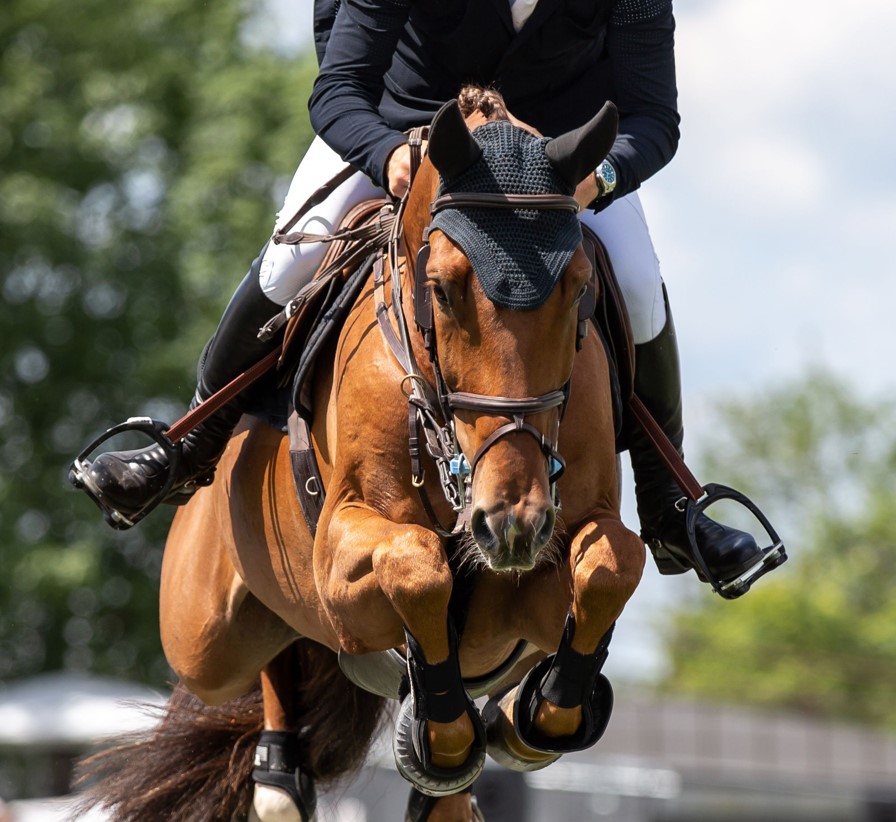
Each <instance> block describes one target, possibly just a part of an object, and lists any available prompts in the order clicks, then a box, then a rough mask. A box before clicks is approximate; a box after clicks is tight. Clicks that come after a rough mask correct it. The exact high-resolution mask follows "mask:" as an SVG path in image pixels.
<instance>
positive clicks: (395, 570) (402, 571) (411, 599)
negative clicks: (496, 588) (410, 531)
mask: <svg viewBox="0 0 896 822" xmlns="http://www.w3.org/2000/svg"><path fill="white" fill-rule="evenodd" d="M373 567H374V571H375V572H376V577H377V581H378V582H379V585H380V587H381V588H382V590H383V593H385V594H386V596H387V597H388V598H389V600H390V601H391V602H392V603H393V604H394V605H395V606H396V607H397V608H398V609H399V610H403V609H405V608H407V607H409V606H410V607H413V606H414V605H417V604H425V606H426V607H427V608H428V609H432V610H433V611H437V610H442V609H447V608H448V601H449V600H450V599H451V589H452V586H453V579H452V575H451V569H450V568H449V567H448V561H447V559H446V558H445V554H444V552H443V551H442V549H441V546H427V545H421V544H419V543H417V544H409V545H406V546H396V545H394V544H393V545H391V546H389V547H388V548H383V549H377V550H376V551H375V552H374V555H373Z"/></svg>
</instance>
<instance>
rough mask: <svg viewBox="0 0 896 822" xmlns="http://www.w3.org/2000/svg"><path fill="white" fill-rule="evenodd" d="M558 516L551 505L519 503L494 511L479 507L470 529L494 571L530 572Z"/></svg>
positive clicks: (549, 537)
mask: <svg viewBox="0 0 896 822" xmlns="http://www.w3.org/2000/svg"><path fill="white" fill-rule="evenodd" d="M556 518H557V514H556V511H555V509H554V507H553V506H552V505H551V506H525V505H523V504H520V505H517V506H514V508H512V509H509V510H508V509H504V508H499V509H496V510H494V511H491V512H489V511H486V510H485V509H484V508H480V507H478V506H477V507H476V508H474V510H473V514H472V517H471V519H470V532H471V533H472V535H473V539H474V540H475V541H476V546H477V547H478V548H479V551H480V553H481V554H482V558H483V559H484V560H485V562H486V564H487V565H488V567H489V568H490V569H491V570H493V571H529V570H531V569H532V568H534V567H535V566H536V565H537V564H538V561H539V559H540V557H541V554H542V551H543V549H544V548H545V546H547V545H548V543H549V542H550V540H551V536H552V535H553V533H554V522H555V521H556Z"/></svg>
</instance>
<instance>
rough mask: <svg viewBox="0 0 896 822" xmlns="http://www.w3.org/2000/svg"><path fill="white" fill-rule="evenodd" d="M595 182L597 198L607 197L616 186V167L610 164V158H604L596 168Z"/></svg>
mask: <svg viewBox="0 0 896 822" xmlns="http://www.w3.org/2000/svg"><path fill="white" fill-rule="evenodd" d="M594 182H595V183H597V199H598V200H599V199H601V197H606V196H607V195H608V194H611V193H612V191H613V189H614V188H616V169H615V168H613V166H612V165H610V161H609V160H604V161H603V162H602V163H601V164H600V165H599V166H598V167H597V168H596V169H594Z"/></svg>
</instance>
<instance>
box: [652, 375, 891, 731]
mask: <svg viewBox="0 0 896 822" xmlns="http://www.w3.org/2000/svg"><path fill="white" fill-rule="evenodd" d="M719 418H720V421H721V426H720V427H719V428H718V429H717V432H716V436H715V438H714V441H713V443H712V445H711V447H710V448H709V449H708V454H709V455H710V457H709V458H708V459H707V460H706V463H707V468H706V470H704V471H703V472H702V473H704V474H705V475H707V476H713V475H716V476H725V477H726V480H728V479H730V484H732V485H734V486H736V487H739V488H742V489H743V490H744V491H745V492H746V493H747V494H748V495H750V496H752V497H753V498H754V499H756V500H757V501H758V502H759V504H760V505H761V507H762V508H763V509H766V511H767V513H768V514H769V517H770V519H771V521H772V522H773V523H775V525H776V527H778V528H779V530H780V531H781V532H782V536H783V538H784V541H785V543H786V544H787V546H788V552H789V554H790V556H791V559H790V561H789V562H788V563H787V565H785V566H784V567H783V568H781V569H780V570H778V571H775V572H774V573H773V574H772V575H770V576H768V577H765V578H764V579H763V580H761V581H760V582H759V583H758V584H757V586H756V587H755V588H754V589H753V590H752V591H751V592H750V593H749V594H748V595H747V596H745V597H744V598H743V599H741V600H736V601H734V602H723V601H721V600H719V599H718V598H708V597H702V598H700V600H699V601H697V602H695V603H692V604H690V605H689V606H688V607H687V608H686V610H685V611H684V612H682V613H679V614H678V615H677V616H676V618H675V619H674V620H673V621H672V623H671V628H670V630H669V640H670V643H671V647H670V651H671V657H672V660H673V668H672V671H671V673H670V675H669V678H668V681H667V682H666V683H665V686H664V687H666V688H670V689H674V690H679V691H682V692H685V693H690V694H697V695H701V696H709V697H713V698H718V699H720V700H734V701H737V702H752V703H759V704H768V705H779V706H780V705H783V706H789V707H792V708H795V709H799V710H803V711H806V712H809V713H813V714H817V715H825V716H832V717H841V718H848V719H855V720H860V721H865V722H869V723H880V724H885V725H888V726H890V727H896V705H894V703H893V699H892V691H893V682H894V681H896V599H894V597H893V595H892V586H893V579H894V578H896V426H894V423H896V402H893V401H885V400H875V401H870V400H867V401H866V400H862V399H860V398H859V397H857V396H856V395H855V394H853V393H852V392H851V391H850V389H849V387H848V386H846V385H845V384H844V383H842V382H839V381H837V380H835V379H834V378H833V377H831V376H826V375H822V374H813V375H811V376H809V377H808V378H807V379H806V380H805V381H804V382H802V383H801V384H797V385H791V386H787V387H784V388H782V389H780V390H777V391H774V392H772V393H771V394H769V395H768V396H767V397H765V398H763V399H761V400H759V401H755V400H751V401H750V403H749V404H748V403H745V402H740V403H728V404H726V405H724V406H721V408H720V413H719Z"/></svg>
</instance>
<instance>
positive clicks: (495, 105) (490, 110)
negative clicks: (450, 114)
mask: <svg viewBox="0 0 896 822" xmlns="http://www.w3.org/2000/svg"><path fill="white" fill-rule="evenodd" d="M457 105H458V108H459V109H460V113H461V114H462V115H463V117H464V119H467V118H468V117H472V116H473V115H474V114H476V113H479V114H481V115H482V116H483V117H485V119H486V120H510V119H511V117H510V112H508V111H507V104H506V103H505V102H504V98H503V97H502V96H501V93H500V92H499V91H497V90H496V89H493V88H485V87H483V86H473V85H469V86H464V87H463V88H462V89H461V90H460V93H459V94H458V95H457Z"/></svg>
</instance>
